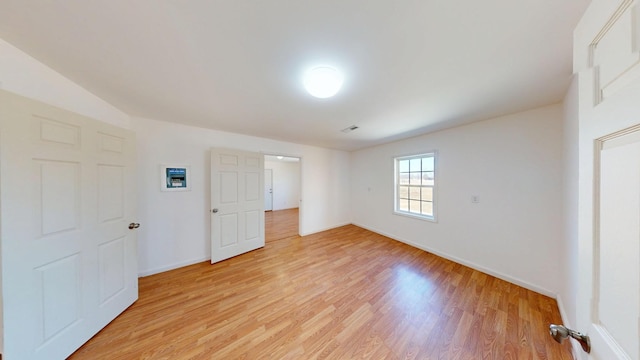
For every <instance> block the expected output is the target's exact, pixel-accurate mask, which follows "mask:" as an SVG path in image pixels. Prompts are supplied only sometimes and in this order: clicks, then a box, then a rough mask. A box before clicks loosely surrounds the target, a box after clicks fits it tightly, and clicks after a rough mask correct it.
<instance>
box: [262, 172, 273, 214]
mask: <svg viewBox="0 0 640 360" xmlns="http://www.w3.org/2000/svg"><path fill="white" fill-rule="evenodd" d="M271 210H273V169H264V211H271Z"/></svg>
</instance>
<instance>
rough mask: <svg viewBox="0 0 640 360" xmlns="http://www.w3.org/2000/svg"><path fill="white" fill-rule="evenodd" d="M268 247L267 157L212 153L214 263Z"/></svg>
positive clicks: (221, 152)
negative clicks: (265, 244) (266, 225)
mask: <svg viewBox="0 0 640 360" xmlns="http://www.w3.org/2000/svg"><path fill="white" fill-rule="evenodd" d="M261 247H264V156H263V155H262V154H259V153H252V152H247V151H240V150H231V149H219V148H214V149H212V150H211V263H212V264H213V263H216V262H219V261H222V260H225V259H228V258H230V257H233V256H236V255H240V254H243V253H246V252H249V251H252V250H255V249H258V248H261Z"/></svg>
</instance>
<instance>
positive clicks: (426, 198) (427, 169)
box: [394, 152, 436, 221]
mask: <svg viewBox="0 0 640 360" xmlns="http://www.w3.org/2000/svg"><path fill="white" fill-rule="evenodd" d="M435 185H436V153H435V152H431V153H426V154H420V155H412V156H402V157H397V158H395V209H394V211H395V212H396V213H397V214H402V215H410V216H415V217H418V218H421V219H426V220H432V221H435V219H436V214H435V210H436V208H435V199H436V196H435V195H436V194H435Z"/></svg>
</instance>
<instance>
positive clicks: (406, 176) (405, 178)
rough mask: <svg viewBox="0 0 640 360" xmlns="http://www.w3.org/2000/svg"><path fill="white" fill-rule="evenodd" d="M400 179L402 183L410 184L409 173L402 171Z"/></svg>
mask: <svg viewBox="0 0 640 360" xmlns="http://www.w3.org/2000/svg"><path fill="white" fill-rule="evenodd" d="M398 181H400V185H409V173H400V176H399V179H398Z"/></svg>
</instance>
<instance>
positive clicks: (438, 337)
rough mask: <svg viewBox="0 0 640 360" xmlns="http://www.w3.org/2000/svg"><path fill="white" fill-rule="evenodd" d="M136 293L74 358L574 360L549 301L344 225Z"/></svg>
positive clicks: (187, 271) (164, 279)
mask: <svg viewBox="0 0 640 360" xmlns="http://www.w3.org/2000/svg"><path fill="white" fill-rule="evenodd" d="M272 215H273V216H277V215H279V214H275V212H274V214H272ZM295 216H296V217H297V212H296V213H295ZM292 223H293V221H292ZM295 223H296V230H295V231H294V234H295V233H297V222H295ZM276 237H277V236H276ZM270 240H274V239H273V238H270ZM139 289H140V299H139V300H138V301H137V302H136V303H135V304H133V305H132V306H131V307H130V308H129V309H128V310H127V311H125V312H124V313H123V314H122V315H121V316H120V317H118V318H117V319H115V320H114V321H113V322H112V323H111V324H110V325H108V326H107V327H106V328H105V329H103V330H102V331H101V332H100V333H99V334H97V335H96V336H95V337H94V338H93V339H91V340H90V341H89V342H88V343H86V344H85V345H84V346H83V347H82V348H80V349H79V350H78V351H77V352H76V353H74V354H73V355H72V356H71V357H70V359H73V360H81V359H92V360H95V359H501V360H502V359H571V356H570V352H569V345H568V342H565V344H563V345H559V344H557V343H555V342H553V340H552V339H551V337H550V336H549V334H548V326H549V323H560V322H561V320H560V317H559V314H558V309H557V306H556V302H555V301H554V300H553V299H550V298H548V297H545V296H542V295H539V294H536V293H534V292H531V291H528V290H526V289H524V288H521V287H519V286H516V285H513V284H510V283H507V282H505V281H502V280H499V279H496V278H494V277H492V276H488V275H486V274H483V273H480V272H478V271H474V270H472V269H470V268H467V267H465V266H462V265H459V264H456V263H453V262H451V261H448V260H445V259H442V258H439V257H437V256H434V255H432V254H429V253H427V252H424V251H422V250H418V249H415V248H412V247H410V246H407V245H404V244H402V243H399V242H396V241H393V240H391V239H389V238H386V237H383V236H381V235H377V234H375V233H372V232H369V231H367V230H364V229H361V228H358V227H356V226H352V225H349V226H344V227H340V228H337V229H333V230H330V231H325V232H322V233H318V234H314V235H311V236H306V237H299V236H297V235H293V236H289V237H286V238H281V239H280V240H278V241H267V244H266V246H265V247H264V248H263V249H260V250H256V251H253V252H250V253H247V254H244V255H241V256H237V257H235V258H232V259H229V260H226V261H223V262H221V263H218V264H215V265H211V264H209V263H206V262H205V263H200V264H196V265H192V266H188V267H184V268H180V269H177V270H173V271H169V272H165V273H161V274H157V275H152V276H148V277H144V278H141V279H140V285H139Z"/></svg>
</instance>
